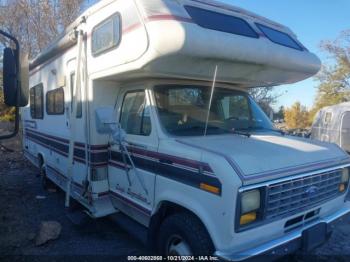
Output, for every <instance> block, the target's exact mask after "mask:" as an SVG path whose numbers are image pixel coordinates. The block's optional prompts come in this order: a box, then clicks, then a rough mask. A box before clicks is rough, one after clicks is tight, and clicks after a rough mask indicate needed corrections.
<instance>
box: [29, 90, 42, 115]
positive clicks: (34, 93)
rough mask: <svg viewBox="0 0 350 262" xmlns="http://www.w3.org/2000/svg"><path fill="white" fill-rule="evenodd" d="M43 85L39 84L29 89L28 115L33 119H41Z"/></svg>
mask: <svg viewBox="0 0 350 262" xmlns="http://www.w3.org/2000/svg"><path fill="white" fill-rule="evenodd" d="M43 92H44V91H43V85H42V84H39V85H37V86H34V87H32V88H31V89H30V115H31V117H32V118H33V119H43V118H44V112H43V109H44V108H43V104H44V101H43Z"/></svg>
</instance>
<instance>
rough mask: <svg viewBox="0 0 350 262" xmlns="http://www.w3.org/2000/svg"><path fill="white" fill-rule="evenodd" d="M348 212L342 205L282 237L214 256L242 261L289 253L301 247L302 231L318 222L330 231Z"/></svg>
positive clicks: (348, 208)
mask: <svg viewBox="0 0 350 262" xmlns="http://www.w3.org/2000/svg"><path fill="white" fill-rule="evenodd" d="M348 213H350V207H349V205H347V206H346V207H343V208H342V209H340V210H338V211H337V212H336V213H333V214H332V215H329V216H327V217H324V218H321V219H318V220H315V221H313V222H311V223H309V224H307V226H304V227H301V228H299V229H295V230H294V231H292V232H289V233H287V234H286V235H284V236H283V237H280V238H278V239H274V240H271V241H269V242H267V243H264V244H262V245H260V246H257V247H254V248H251V249H248V250H244V251H242V252H239V253H230V252H221V251H216V252H215V256H217V257H219V258H221V259H223V260H227V261H242V260H246V259H249V258H253V257H255V256H274V257H276V256H284V255H287V254H291V253H294V252H296V251H298V250H299V249H302V247H303V244H302V243H303V242H302V235H303V231H305V230H306V229H309V228H311V227H313V226H315V225H317V224H319V223H326V224H327V231H328V232H329V233H330V232H331V231H332V227H333V225H334V224H335V223H336V222H337V221H338V220H340V219H341V218H342V217H343V216H345V215H346V214H348Z"/></svg>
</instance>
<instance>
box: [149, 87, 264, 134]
mask: <svg viewBox="0 0 350 262" xmlns="http://www.w3.org/2000/svg"><path fill="white" fill-rule="evenodd" d="M171 87H179V88H184V87H202V88H203V87H204V88H208V89H210V88H211V83H208V82H206V83H202V82H201V83H193V82H192V83H191V82H190V83H187V82H180V83H177V82H175V83H154V85H153V86H152V87H151V88H150V90H151V92H152V96H153V101H154V108H155V113H156V118H157V121H158V125H159V127H160V129H161V131H162V132H163V133H164V134H165V135H166V136H168V137H172V138H190V137H202V136H204V134H201V135H178V134H174V133H171V132H169V131H168V130H167V129H166V128H165V126H164V124H163V123H162V121H161V120H160V117H159V116H160V112H159V108H158V105H157V103H158V102H157V98H156V96H155V94H156V89H157V88H165V89H167V88H168V89H170V88H171ZM217 89H223V90H228V91H232V92H235V93H237V94H240V95H242V96H244V97H245V98H247V102H248V110H249V119H250V120H249V121H252V119H253V110H252V106H253V105H255V106H257V107H258V108H259V109H260V110H261V111H262V109H261V108H260V106H259V105H258V104H257V103H256V102H255V100H254V99H253V98H252V96H251V95H250V94H249V93H248V92H247V91H245V90H242V89H240V88H237V87H233V86H227V85H218V86H216V90H217ZM214 92H215V91H214ZM262 112H263V111H262ZM263 113H264V112H263ZM264 114H265V113H264ZM265 115H266V114H265ZM240 130H241V129H237V131H238V132H240ZM244 131H245V130H243V129H242V132H244ZM251 131H253V130H251ZM259 131H260V130H259ZM253 132H255V130H254V131H253ZM253 132H247V134H249V136H250V133H253ZM223 135H240V134H238V133H235V132H230V131H228V130H224V129H223V130H222V133H210V132H209V133H207V136H210V137H213V136H223ZM245 136H246V135H245Z"/></svg>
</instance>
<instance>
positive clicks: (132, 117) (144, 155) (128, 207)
mask: <svg viewBox="0 0 350 262" xmlns="http://www.w3.org/2000/svg"><path fill="white" fill-rule="evenodd" d="M118 105H119V106H118V110H117V112H118V116H117V117H118V120H119V123H120V126H121V128H122V129H123V130H124V131H125V132H126V139H125V140H126V143H125V145H126V149H127V150H125V148H122V147H121V146H120V145H119V144H114V145H112V146H111V149H110V152H109V155H110V161H109V167H108V175H109V181H110V191H111V192H112V202H113V204H114V205H115V207H116V208H118V209H120V210H122V211H124V212H126V213H127V214H129V215H131V216H133V217H134V218H135V219H136V220H138V221H140V222H141V223H144V224H147V219H148V218H149V217H150V214H151V210H152V208H153V205H154V184H155V161H154V160H153V159H152V155H154V154H155V153H156V152H157V149H158V137H157V133H156V129H155V128H154V124H153V123H154V120H153V118H152V114H151V107H150V99H149V93H148V91H147V90H146V89H143V88H141V89H140V88H135V89H130V88H128V90H124V91H122V93H121V95H120V96H119V101H118ZM129 157H131V159H132V161H130V160H129ZM134 167H135V168H134Z"/></svg>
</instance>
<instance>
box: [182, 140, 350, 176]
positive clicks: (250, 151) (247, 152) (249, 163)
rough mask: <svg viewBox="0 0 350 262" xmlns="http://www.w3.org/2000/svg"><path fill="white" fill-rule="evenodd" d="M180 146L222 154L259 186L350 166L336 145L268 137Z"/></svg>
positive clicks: (187, 141) (195, 141) (187, 142)
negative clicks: (321, 170) (290, 176)
mask: <svg viewBox="0 0 350 262" xmlns="http://www.w3.org/2000/svg"><path fill="white" fill-rule="evenodd" d="M178 141H179V142H182V143H185V144H187V145H189V146H194V147H197V148H201V149H202V150H204V151H210V152H211V153H216V154H219V155H221V156H223V157H225V159H226V160H227V161H228V162H229V163H230V164H231V166H232V167H233V168H234V170H235V171H236V172H237V173H238V175H239V176H240V177H241V179H242V180H243V182H248V181H253V180H254V182H260V181H264V180H267V179H268V178H269V179H276V178H281V177H284V176H289V175H296V174H302V173H306V172H312V171H316V170H319V169H323V168H330V167H335V166H337V165H341V164H348V163H350V158H349V156H348V155H347V154H346V153H345V152H344V151H343V150H341V149H340V148H339V147H338V146H337V145H335V144H329V143H324V142H320V141H316V140H311V139H305V138H299V137H293V136H282V135H270V134H269V135H268V134H253V135H252V136H251V137H249V138H248V137H244V136H240V135H221V136H207V137H195V138H194V137H191V138H181V139H179V140H178Z"/></svg>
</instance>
